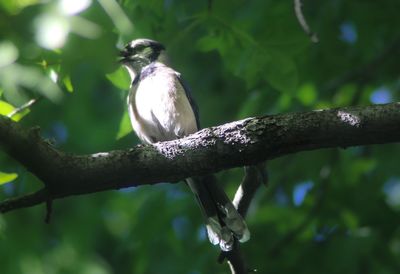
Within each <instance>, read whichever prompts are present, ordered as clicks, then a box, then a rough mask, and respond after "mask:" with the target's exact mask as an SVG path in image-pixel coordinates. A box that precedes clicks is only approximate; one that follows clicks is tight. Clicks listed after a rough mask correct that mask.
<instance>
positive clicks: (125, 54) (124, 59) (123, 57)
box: [118, 48, 130, 64]
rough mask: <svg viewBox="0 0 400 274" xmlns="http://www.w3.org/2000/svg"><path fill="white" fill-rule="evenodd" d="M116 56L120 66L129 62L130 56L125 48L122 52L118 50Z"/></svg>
mask: <svg viewBox="0 0 400 274" xmlns="http://www.w3.org/2000/svg"><path fill="white" fill-rule="evenodd" d="M118 55H119V56H118V62H119V63H121V64H124V63H126V62H127V61H128V60H129V56H130V54H129V51H128V50H127V48H123V49H122V50H120V51H119V54H118Z"/></svg>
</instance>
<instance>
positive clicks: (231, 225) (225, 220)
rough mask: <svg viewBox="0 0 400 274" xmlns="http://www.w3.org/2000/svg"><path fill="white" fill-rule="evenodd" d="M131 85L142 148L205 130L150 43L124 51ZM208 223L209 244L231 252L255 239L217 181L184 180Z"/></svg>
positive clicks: (160, 49) (131, 109)
mask: <svg viewBox="0 0 400 274" xmlns="http://www.w3.org/2000/svg"><path fill="white" fill-rule="evenodd" d="M119 57H120V59H119V61H120V63H121V64H122V65H123V66H124V67H125V68H126V69H127V71H128V73H129V75H130V78H131V85H130V88H129V93H128V97H127V103H128V113H129V117H130V120H131V124H132V128H133V131H134V132H135V133H136V135H137V136H138V138H139V139H140V140H141V142H142V143H145V144H152V143H156V142H161V141H169V140H175V139H179V138H182V137H185V136H187V135H189V134H192V133H195V132H197V131H198V130H200V122H199V111H198V107H197V104H196V103H195V101H194V99H193V97H192V95H191V93H190V91H189V89H188V87H187V85H186V84H185V82H184V81H183V79H182V76H181V74H180V73H179V72H177V71H176V70H174V69H173V68H171V67H170V66H169V62H168V57H167V55H166V49H165V47H164V45H163V44H161V43H160V42H157V41H154V40H151V39H145V38H140V39H135V40H133V41H131V42H129V43H127V44H126V45H125V47H123V49H121V50H120V56H119ZM185 181H186V183H187V185H189V187H190V189H191V191H192V192H193V193H194V195H195V197H196V200H197V202H198V204H199V206H200V209H201V212H202V214H203V216H204V218H205V223H206V231H207V235H208V238H209V240H210V242H211V243H212V244H213V245H219V247H220V249H221V250H222V251H230V250H232V248H233V244H234V242H235V241H236V240H238V241H240V242H245V241H247V240H248V239H249V238H250V232H249V230H248V227H247V225H246V223H245V221H244V219H243V218H242V216H241V215H240V214H239V213H238V211H237V210H236V208H235V207H234V205H233V204H232V202H231V200H230V199H229V198H228V197H227V195H226V194H225V192H224V191H223V189H222V188H221V187H219V186H218V184H217V182H216V178H215V176H214V175H212V174H211V175H205V176H197V177H191V178H187V179H185Z"/></svg>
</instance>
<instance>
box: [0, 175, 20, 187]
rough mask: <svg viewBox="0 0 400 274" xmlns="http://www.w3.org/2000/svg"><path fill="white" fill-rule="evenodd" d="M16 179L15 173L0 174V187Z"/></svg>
mask: <svg viewBox="0 0 400 274" xmlns="http://www.w3.org/2000/svg"><path fill="white" fill-rule="evenodd" d="M17 177H18V174H17V173H5V172H0V185H4V184H6V183H9V182H11V181H13V180H15V179H16V178H17Z"/></svg>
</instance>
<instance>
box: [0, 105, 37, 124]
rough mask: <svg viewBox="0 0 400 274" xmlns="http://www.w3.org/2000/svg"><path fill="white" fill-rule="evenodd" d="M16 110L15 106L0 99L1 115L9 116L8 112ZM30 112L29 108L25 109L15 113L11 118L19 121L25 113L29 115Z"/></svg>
mask: <svg viewBox="0 0 400 274" xmlns="http://www.w3.org/2000/svg"><path fill="white" fill-rule="evenodd" d="M14 110H15V107H14V106H12V105H11V104H9V103H7V102H5V101H2V100H0V115H4V116H7V115H8V114H10V113H11V112H13V111H14ZM29 112H30V110H29V109H24V110H23V111H21V112H19V113H17V114H15V115H13V116H12V117H11V119H12V120H13V121H15V122H18V121H19V120H21V119H22V118H23V117H24V116H25V115H27V114H28V113H29Z"/></svg>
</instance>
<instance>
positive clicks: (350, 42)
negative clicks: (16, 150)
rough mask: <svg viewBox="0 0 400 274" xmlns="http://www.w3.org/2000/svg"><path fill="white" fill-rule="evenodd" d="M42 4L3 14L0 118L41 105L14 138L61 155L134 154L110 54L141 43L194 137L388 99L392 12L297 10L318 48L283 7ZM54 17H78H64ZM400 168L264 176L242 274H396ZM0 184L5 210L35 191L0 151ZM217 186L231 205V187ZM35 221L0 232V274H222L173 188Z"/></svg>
mask: <svg viewBox="0 0 400 274" xmlns="http://www.w3.org/2000/svg"><path fill="white" fill-rule="evenodd" d="M39 2H40V1H38V0H18V1H11V0H8V1H7V0H0V94H1V95H0V113H1V114H7V113H9V112H10V111H12V109H13V107H15V106H20V105H22V104H23V103H25V102H27V101H28V100H29V99H30V98H35V97H37V96H41V97H44V99H43V100H41V101H39V102H38V103H37V104H35V105H34V106H33V107H32V108H31V109H30V111H25V112H24V113H23V114H24V115H25V116H24V118H23V119H22V120H20V122H19V123H21V124H23V125H24V126H26V127H29V126H34V125H38V126H40V127H41V134H42V135H43V136H44V137H45V138H48V139H49V140H51V141H52V142H54V144H55V146H56V147H57V148H59V149H61V150H63V151H68V152H72V153H77V154H87V153H96V152H101V151H108V150H113V149H126V148H129V147H132V146H134V145H135V144H137V143H138V140H137V138H136V137H135V136H134V134H133V133H132V132H131V130H130V124H129V121H128V118H127V113H126V103H125V97H126V95H127V90H128V87H129V78H128V76H127V74H126V72H125V71H124V70H121V69H119V66H118V64H117V62H116V55H117V50H116V47H117V46H120V45H123V44H124V43H126V42H128V41H130V40H132V39H134V38H139V37H146V38H151V39H155V40H158V41H160V42H162V43H163V44H164V45H165V46H166V48H167V51H168V53H169V56H170V59H171V64H172V66H173V67H174V68H175V69H176V70H177V71H179V72H181V73H182V76H183V78H184V79H185V80H186V82H188V83H189V86H190V87H191V89H192V91H193V95H194V97H195V98H196V100H197V102H198V105H199V107H200V117H201V123H202V126H203V127H208V126H213V125H219V124H223V123H225V122H229V121H234V120H238V119H242V118H245V117H250V116H258V115H265V114H276V113H287V112H296V111H309V110H314V109H321V108H331V107H340V106H350V105H360V106H363V105H370V104H374V103H386V102H392V101H397V100H398V99H399V90H400V77H399V76H400V63H399V60H400V40H399V39H400V35H399V27H400V16H398V12H399V10H400V1H398V0H382V1H376V0H329V1H322V2H321V1H311V0H306V1H304V14H305V16H306V18H307V21H308V23H309V25H310V27H311V29H312V30H313V31H315V32H316V33H317V34H318V36H319V40H320V42H319V43H316V44H315V43H312V42H311V41H310V38H309V37H308V36H307V35H306V34H305V33H304V32H303V31H302V29H301V27H300V25H299V23H298V22H297V19H296V16H295V14H294V10H293V2H292V1H272V0H258V1H244V0H233V1H220V0H215V1H178V0H165V1H161V0H138V1H133V0H132V1H128V0H125V1H118V3H117V2H115V1H114V0H109V1H107V0H100V1H92V2H91V1H49V2H47V3H44V4H41V3H39ZM67 2H69V3H70V4H71V3H73V2H77V3H82V2H83V3H85V2H88V6H87V7H86V9H83V10H82V11H81V12H79V13H75V14H70V13H68V12H67V8H65V7H64V6H63V5H62V3H64V4H65V3H67ZM63 7H64V8H63ZM52 27H54V28H55V29H56V31H55V32H51V31H50V33H51V35H50V38H51V39H50V42H49V41H47V40H45V39H44V38H43V35H45V34H46V33H47V32H48V31H49V29H50V30H51V28H52ZM60 35H61V42H60V41H59V44H57V45H54V44H52V42H54V41H55V40H56V38H57V37H59V36H60ZM63 35H64V36H63ZM50 76H52V77H53V80H54V79H55V76H57V81H56V83H54V81H52V80H50V79H51V77H50ZM28 112H29V113H28ZM21 116H22V115H19V116H18V117H15V118H16V119H20V118H22V117H21ZM338 137H339V136H338ZM399 152H400V149H399V145H398V144H389V145H379V146H370V147H354V148H348V149H345V150H344V149H325V150H319V151H313V152H301V153H297V154H294V155H288V156H285V157H281V158H279V159H276V160H273V161H271V162H269V163H268V171H269V177H270V181H269V186H268V187H267V188H266V187H262V188H261V189H260V190H259V192H258V193H257V195H256V197H255V199H254V201H253V203H252V205H251V207H250V210H249V214H248V225H249V228H250V230H251V232H252V239H251V240H250V241H249V242H247V243H245V244H243V245H242V247H243V253H244V255H245V258H246V260H247V262H248V263H249V265H250V266H251V267H253V268H256V269H258V271H259V273H296V274H300V273H307V274H311V273H341V274H344V273H385V274H390V273H400V218H399V217H400V169H399V165H398V159H399V156H398V155H399ZM0 172H2V173H0V184H3V183H4V184H3V185H1V186H0V199H2V200H3V199H6V198H9V197H14V196H19V195H23V194H25V193H28V192H31V191H34V190H37V189H39V188H40V187H41V186H42V184H41V182H39V181H38V180H37V179H36V178H35V177H34V176H32V175H31V174H30V173H29V172H27V171H26V170H25V169H24V168H23V167H21V166H20V165H19V164H18V163H17V162H15V161H14V160H13V159H11V158H9V157H8V156H7V155H5V154H4V153H3V152H1V151H0ZM16 176H17V178H15V177H16ZM218 176H219V180H220V183H221V185H223V186H224V187H225V189H226V191H227V192H228V193H229V195H230V196H231V197H232V196H233V194H234V192H235V189H236V187H237V186H238V184H239V182H240V180H241V178H242V176H243V171H242V169H240V168H238V169H233V170H227V171H224V172H221V173H220V174H218ZM12 179H14V180H12ZM6 182H8V183H6ZM44 217H45V207H44V206H43V205H41V206H36V207H33V208H29V209H22V210H18V211H15V212H10V213H7V214H5V215H1V216H0V273H4V274H14V273H29V274H41V273H85V274H103V273H104V274H106V273H118V274H120V273H138V274H139V273H188V274H198V273H227V272H228V268H227V265H219V264H217V263H216V259H217V256H218V253H219V251H218V248H216V247H213V246H211V245H210V244H209V243H208V241H207V239H206V236H205V231H204V228H203V227H202V218H201V214H200V211H199V209H198V208H197V205H196V204H195V202H194V199H193V196H192V195H191V193H190V191H189V190H188V188H187V187H186V186H185V185H184V184H183V183H180V184H167V183H165V184H158V185H155V186H143V187H139V188H128V189H123V190H120V191H108V192H103V193H96V194H91V195H86V196H78V197H70V198H66V199H63V200H56V201H55V202H54V212H53V216H52V221H51V223H50V224H45V223H44Z"/></svg>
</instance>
